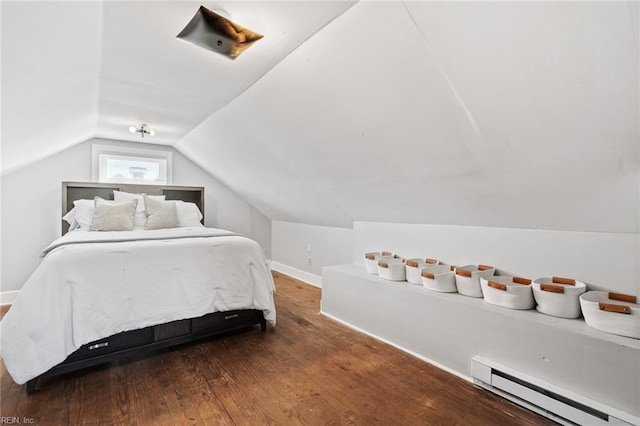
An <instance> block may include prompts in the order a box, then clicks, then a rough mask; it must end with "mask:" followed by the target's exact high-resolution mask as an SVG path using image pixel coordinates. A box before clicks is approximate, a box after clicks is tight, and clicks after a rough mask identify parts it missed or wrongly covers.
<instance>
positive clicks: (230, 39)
mask: <svg viewBox="0 0 640 426" xmlns="http://www.w3.org/2000/svg"><path fill="white" fill-rule="evenodd" d="M176 37H177V38H179V39H181V40H184V41H186V42H187V43H191V44H194V45H196V46H200V47H203V48H205V49H208V50H211V51H213V52H217V53H220V54H223V55H225V56H228V57H230V58H231V59H235V58H237V57H238V56H239V55H240V54H241V53H242V52H244V51H245V50H247V49H248V48H249V47H251V45H253V43H255V42H256V41H258V40H260V39H261V38H262V37H264V36H263V35H262V34H258V33H256V32H254V31H251V30H249V29H247V28H245V27H243V26H241V25H238V24H236V23H235V22H233V21H231V20H229V19H227V18H225V17H224V16H222V15H219V14H217V13H216V12H214V11H212V10H209V9H207V8H206V7H204V6H200V8H199V9H198V11H197V12H196V14H195V15H194V16H193V18H191V21H189V23H188V24H187V26H186V27H184V29H183V30H182V31H181V32H180V34H178V35H177V36H176Z"/></svg>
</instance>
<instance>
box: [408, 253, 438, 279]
mask: <svg viewBox="0 0 640 426" xmlns="http://www.w3.org/2000/svg"><path fill="white" fill-rule="evenodd" d="M438 263H439V262H438V261H437V260H436V259H429V258H426V259H407V261H406V262H405V270H406V275H407V281H408V282H410V283H411V284H417V285H422V278H421V277H420V270H421V269H422V268H424V267H425V266H429V265H437V264H438Z"/></svg>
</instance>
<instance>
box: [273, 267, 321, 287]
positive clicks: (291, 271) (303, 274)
mask: <svg viewBox="0 0 640 426" xmlns="http://www.w3.org/2000/svg"><path fill="white" fill-rule="evenodd" d="M271 269H273V270H275V271H278V272H282V273H283V274H285V275H289V276H291V277H293V278H295V279H297V280H300V281H304V282H305V283H307V284H311V285H312V286H315V287H320V288H322V277H321V276H319V275H316V274H312V273H311V272H307V271H303V270H301V269H298V268H294V267H293V266H289V265H285V264H283V263H280V262H276V261H273V260H272V261H271Z"/></svg>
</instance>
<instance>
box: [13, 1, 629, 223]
mask: <svg viewBox="0 0 640 426" xmlns="http://www.w3.org/2000/svg"><path fill="white" fill-rule="evenodd" d="M198 6H199V3H191V2H175V3H172V2H167V3H165V2H158V3H155V2H140V3H136V2H126V3H125V2H122V3H117V2H104V3H64V2H62V3H37V4H34V3H27V4H24V3H20V4H18V3H4V2H3V4H2V71H3V73H2V84H3V86H2V88H3V93H2V113H3V116H2V118H3V123H2V124H3V128H2V136H3V140H2V154H3V155H2V157H3V158H2V170H3V173H4V171H5V170H10V169H11V168H12V167H16V166H19V165H20V164H23V163H25V162H28V161H32V160H33V159H34V158H38V155H47V154H49V153H51V152H54V151H56V150H60V149H64V148H65V147H67V146H70V145H72V144H74V143H77V142H79V141H81V140H84V139H87V138H88V137H92V136H98V137H106V138H113V139H121V140H127V139H128V138H131V135H130V134H128V133H127V132H126V128H127V127H128V126H129V125H131V124H136V123H140V122H143V121H144V122H148V123H149V124H151V125H152V126H153V127H155V128H156V130H157V131H158V133H157V135H156V137H154V139H153V140H152V141H150V142H153V143H164V144H171V145H174V146H175V147H176V148H177V149H178V150H180V151H181V152H182V153H184V154H185V155H187V156H188V157H190V158H191V159H192V160H194V161H195V162H197V163H198V164H199V165H201V166H202V167H203V168H205V169H206V170H208V171H209V172H210V173H211V174H212V175H214V176H215V177H217V178H218V179H220V180H221V181H222V182H224V183H225V184H227V185H228V186H229V187H230V188H231V189H233V190H234V191H236V192H237V193H239V194H240V195H241V196H243V197H245V198H246V199H247V200H249V201H250V202H251V203H252V204H254V205H255V206H256V207H257V208H259V209H260V210H261V211H263V212H264V213H265V214H267V215H268V216H269V217H270V218H272V219H274V220H285V221H294V222H302V223H310V224H320V225H331V226H344V227H349V226H351V224H352V221H353V220H359V221H384V222H405V223H434V224H461V225H481V226H505V227H527V228H542V229H566V230H589V231H609V232H636V233H637V232H638V229H639V224H638V222H639V220H640V207H639V197H640V178H639V176H640V175H639V169H640V166H639V164H640V158H639V157H640V154H639V149H640V148H639V147H640V136H639V133H640V126H639V121H640V119H639V108H638V99H639V95H640V85H639V83H638V80H639V78H640V77H639V74H640V65H639V54H638V49H639V48H638V39H639V37H638V28H639V25H638V21H639V17H638V15H639V13H640V12H639V8H638V3H636V2H631V1H629V2H602V3H591V2H562V3H556V2H401V1H389V2H376V1H371V2H369V1H362V2H359V3H357V4H355V5H354V4H353V3H352V2H317V3H315V2H282V3H279V2H271V1H262V2H254V3H249V2H229V3H225V4H222V5H218V4H216V5H212V4H205V6H207V7H209V8H212V9H216V8H221V9H224V10H226V11H228V12H230V13H231V18H232V19H234V18H237V21H238V22H240V23H241V24H243V25H246V26H247V27H249V28H251V29H253V30H255V31H258V32H260V33H262V34H265V38H264V39H263V40H261V41H259V42H258V43H257V44H256V45H255V46H253V47H251V48H250V49H249V50H248V51H247V52H245V53H244V54H243V55H241V56H240V58H238V59H237V60H236V61H230V60H229V59H227V58H224V57H221V56H217V55H212V54H210V53H208V52H206V51H204V50H202V49H199V48H196V47H194V46H190V45H187V44H185V43H181V42H179V41H177V40H175V39H174V36H175V34H177V32H178V31H179V30H180V29H181V28H182V26H184V24H185V23H186V22H187V21H188V20H189V19H190V18H191V16H192V15H193V13H195V10H196V9H197V7H198ZM52 17H56V19H57V18H60V19H63V18H64V19H67V21H65V22H64V24H65V25H58V24H59V23H60V22H59V21H58V22H56V20H55V19H52ZM75 18H78V19H75ZM80 18H81V19H80ZM52 21H53V22H54V24H52V23H51V22H52ZM24 22H27V23H30V24H29V25H31V27H32V29H31V32H29V31H28V30H27V29H25V28H24V25H19V23H24ZM43 28H44V29H46V31H42V29H43ZM36 30H37V31H36ZM34 31H36V32H40V33H41V34H44V33H46V34H47V36H46V37H34V36H33V35H30V36H29V35H28V34H33V33H34ZM25 34H27V35H25ZM78 35H81V37H79V36H78ZM19 36H20V37H19ZM63 40H64V41H67V40H70V41H69V42H70V45H69V47H65V48H60V47H59V46H60V45H62V44H64V43H61V41H63ZM305 40H306V41H305ZM53 52H56V53H55V54H54V53H53ZM25 76H26V77H28V78H24V77H25ZM8 86H9V87H10V88H9V89H7V87H8ZM7 111H9V112H7ZM34 119H35V120H36V121H37V123H38V126H37V128H35V129H30V132H24V125H28V124H29V123H30V122H32V121H33V120H34ZM24 133H27V134H24ZM131 140H139V138H138V139H131ZM34 153H35V154H34Z"/></svg>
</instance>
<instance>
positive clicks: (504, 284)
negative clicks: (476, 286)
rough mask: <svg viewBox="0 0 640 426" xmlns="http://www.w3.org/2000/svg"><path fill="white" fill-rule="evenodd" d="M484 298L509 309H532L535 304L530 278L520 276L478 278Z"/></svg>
mask: <svg viewBox="0 0 640 426" xmlns="http://www.w3.org/2000/svg"><path fill="white" fill-rule="evenodd" d="M480 286H481V287H482V294H484V300H485V301H486V302H487V303H491V304H492V305H496V306H501V307H503V308H509V309H533V307H534V306H535V305H536V302H535V300H534V299H533V292H532V291H531V280H529V279H527V278H520V277H509V276H493V277H490V278H480Z"/></svg>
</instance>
